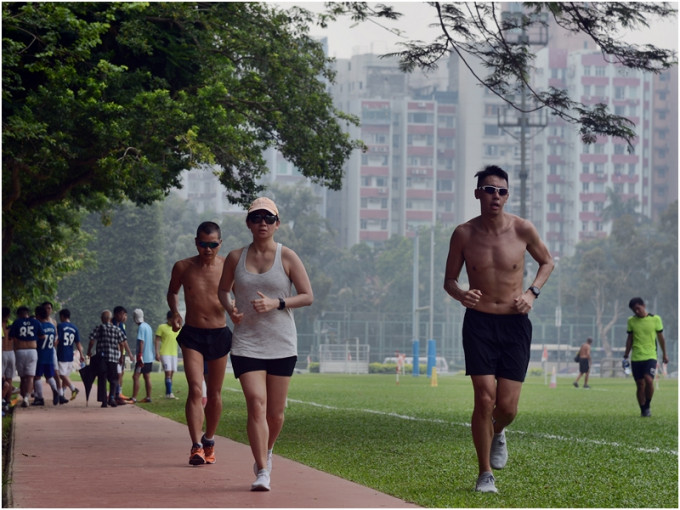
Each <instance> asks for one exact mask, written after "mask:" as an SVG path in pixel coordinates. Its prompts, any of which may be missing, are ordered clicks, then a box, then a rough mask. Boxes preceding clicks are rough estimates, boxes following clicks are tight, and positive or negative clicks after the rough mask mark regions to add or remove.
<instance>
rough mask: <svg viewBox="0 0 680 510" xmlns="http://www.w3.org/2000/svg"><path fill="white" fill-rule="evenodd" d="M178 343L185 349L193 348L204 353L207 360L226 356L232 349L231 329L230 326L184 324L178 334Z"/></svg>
mask: <svg viewBox="0 0 680 510" xmlns="http://www.w3.org/2000/svg"><path fill="white" fill-rule="evenodd" d="M177 343H178V344H179V345H180V346H181V347H182V348H185V349H193V350H194V351H198V352H200V353H201V354H202V355H203V359H204V360H205V361H212V360H216V359H219V358H222V357H224V356H226V355H227V354H228V353H229V350H230V349H231V330H230V329H229V327H227V326H224V327H223V328H215V329H204V328H194V327H193V326H187V325H184V326H182V329H181V330H180V332H179V335H177Z"/></svg>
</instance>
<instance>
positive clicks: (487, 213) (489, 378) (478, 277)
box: [444, 166, 554, 492]
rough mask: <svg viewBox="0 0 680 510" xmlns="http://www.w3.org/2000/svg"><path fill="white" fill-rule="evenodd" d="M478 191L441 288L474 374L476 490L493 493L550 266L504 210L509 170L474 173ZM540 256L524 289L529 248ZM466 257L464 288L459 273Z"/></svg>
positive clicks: (532, 237)
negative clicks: (450, 301)
mask: <svg viewBox="0 0 680 510" xmlns="http://www.w3.org/2000/svg"><path fill="white" fill-rule="evenodd" d="M475 177H477V189H475V198H476V199H477V200H479V205H480V208H481V215H480V216H477V217H476V218H473V219H471V220H470V221H468V222H466V223H463V224H461V225H459V226H458V227H456V229H455V230H454V231H453V235H452V236H451V243H450V245H449V255H448V258H447V260H446V273H445V276H444V289H445V290H446V292H447V293H448V294H449V295H450V296H451V297H452V298H454V299H456V300H457V301H460V302H461V304H462V305H463V306H464V307H465V308H466V311H465V318H464V321H463V350H464V352H465V370H466V374H467V375H469V376H470V378H471V379H472V387H473V390H474V410H473V412H472V423H471V429H472V440H473V442H474V444H475V449H476V451H477V460H478V463H479V476H478V478H477V484H476V486H475V490H476V491H479V492H498V491H497V490H496V485H495V478H494V476H493V473H492V471H491V468H494V469H501V468H503V467H505V463H506V462H507V459H508V451H507V446H506V443H505V427H506V426H508V425H510V423H512V421H513V420H514V419H515V416H516V415H517V404H518V402H519V394H520V391H521V390H522V383H523V382H524V378H525V376H526V371H527V368H528V366H529V355H530V350H531V321H530V320H529V317H528V314H529V312H530V311H531V308H532V307H533V304H534V301H535V300H536V298H538V295H539V293H540V289H541V287H542V286H543V285H544V284H545V282H546V281H547V280H548V277H549V276H550V273H551V272H552V270H553V267H554V262H553V260H552V257H551V256H550V252H549V251H548V248H547V247H546V246H545V244H544V243H543V241H542V240H541V238H540V237H539V235H538V231H537V230H536V227H534V225H532V224H531V223H530V222H529V221H527V220H525V219H522V218H520V217H518V216H515V215H512V214H508V213H506V212H504V210H503V207H504V206H505V204H506V202H507V201H508V197H509V191H508V174H507V173H506V172H505V171H504V170H502V169H501V168H499V167H497V166H488V167H486V168H485V169H484V170H482V171H480V172H478V173H477V174H476V175H475ZM527 251H528V252H529V254H530V255H531V256H532V257H533V258H534V260H535V261H536V262H537V263H538V271H537V273H536V276H535V277H534V279H533V282H532V284H531V286H530V287H529V288H528V289H525V288H524V286H523V285H524V256H525V253H526V252H527ZM463 264H465V268H466V270H467V276H468V281H469V288H466V287H463V286H462V285H461V284H460V283H459V281H458V277H459V276H460V272H461V270H462V268H463Z"/></svg>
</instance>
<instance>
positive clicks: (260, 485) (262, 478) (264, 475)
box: [250, 469, 270, 491]
mask: <svg viewBox="0 0 680 510" xmlns="http://www.w3.org/2000/svg"><path fill="white" fill-rule="evenodd" d="M250 490H251V491H268V490H270V488H269V471H267V470H266V469H260V470H259V471H258V472H257V478H256V479H255V481H254V482H253V485H251V486H250Z"/></svg>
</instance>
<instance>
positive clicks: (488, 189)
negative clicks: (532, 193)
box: [477, 184, 508, 197]
mask: <svg viewBox="0 0 680 510" xmlns="http://www.w3.org/2000/svg"><path fill="white" fill-rule="evenodd" d="M477 189H481V190H482V191H484V193H488V194H489V195H493V194H494V193H496V191H498V194H499V195H500V196H502V197H504V196H505V195H507V194H508V188H497V187H496V186H491V185H490V184H489V185H486V186H480V187H479V188H477Z"/></svg>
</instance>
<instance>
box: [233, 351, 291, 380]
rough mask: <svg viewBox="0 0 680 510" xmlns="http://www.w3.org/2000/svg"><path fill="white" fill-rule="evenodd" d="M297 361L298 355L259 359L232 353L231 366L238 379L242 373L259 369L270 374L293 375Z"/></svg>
mask: <svg viewBox="0 0 680 510" xmlns="http://www.w3.org/2000/svg"><path fill="white" fill-rule="evenodd" d="M295 363H297V356H290V357H288V358H277V359H259V358H249V357H246V356H234V355H233V354H232V355H231V366H232V367H233V369H234V377H236V379H238V378H239V377H240V376H241V374H245V373H246V372H256V371H258V370H263V371H265V372H267V374H268V375H280V376H282V377H291V376H292V375H293V371H294V370H295Z"/></svg>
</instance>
